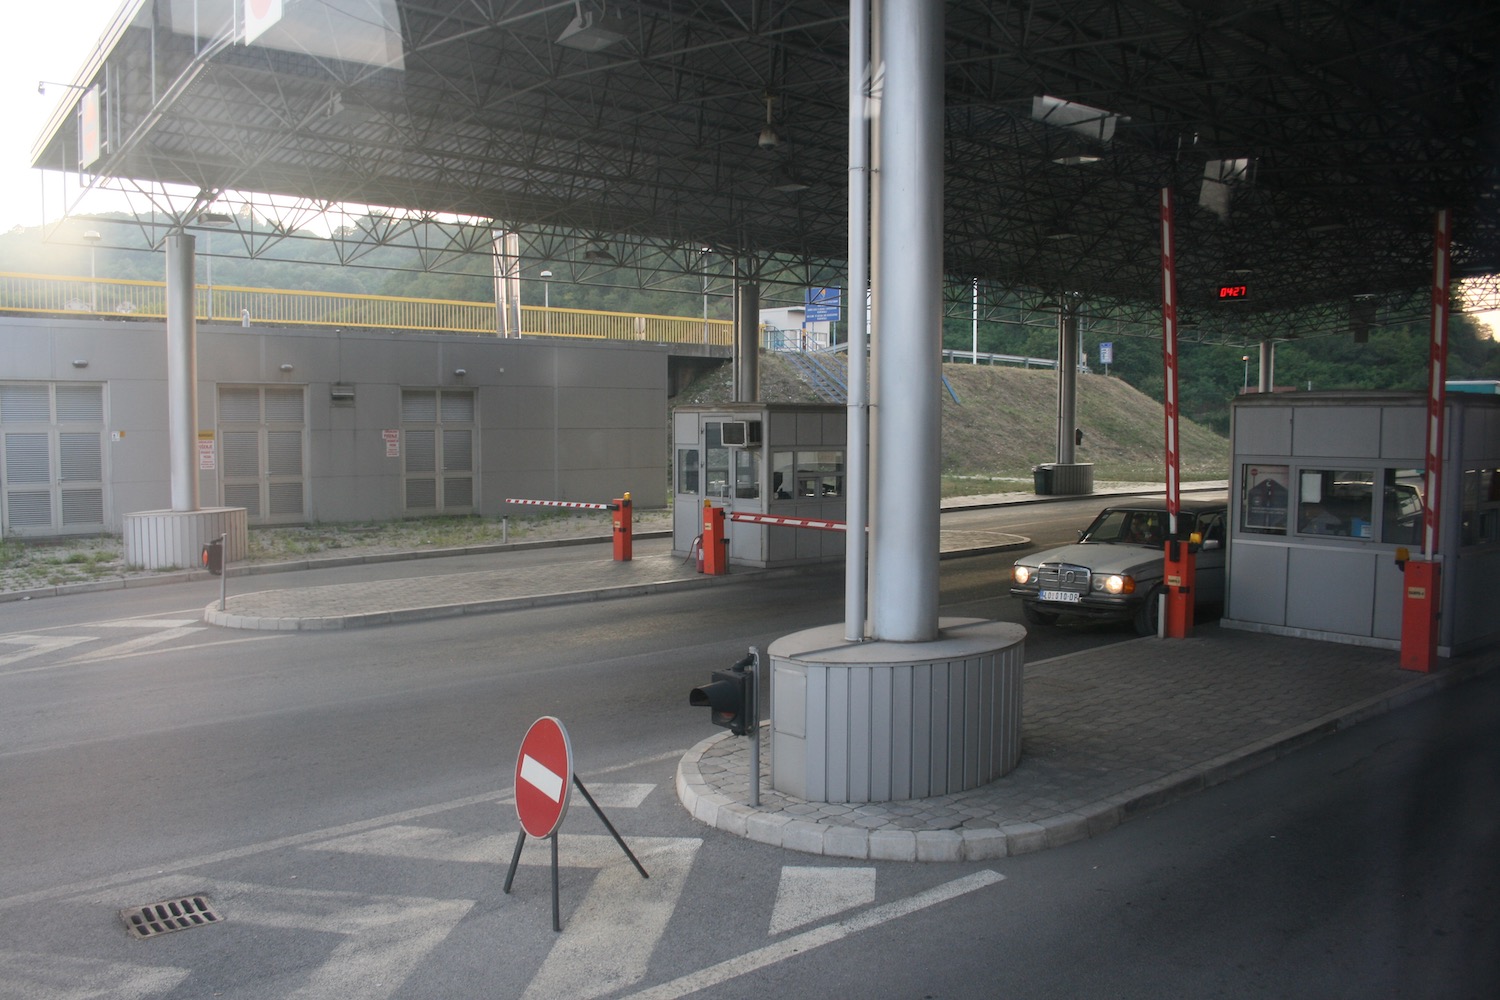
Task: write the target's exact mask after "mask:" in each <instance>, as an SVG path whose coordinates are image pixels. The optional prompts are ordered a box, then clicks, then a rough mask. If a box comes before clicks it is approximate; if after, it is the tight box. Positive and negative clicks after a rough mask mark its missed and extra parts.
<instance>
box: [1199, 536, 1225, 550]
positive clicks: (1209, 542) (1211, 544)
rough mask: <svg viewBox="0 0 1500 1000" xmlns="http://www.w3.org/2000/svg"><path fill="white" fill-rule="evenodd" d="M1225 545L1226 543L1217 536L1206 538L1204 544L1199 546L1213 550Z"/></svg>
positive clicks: (1202, 548)
mask: <svg viewBox="0 0 1500 1000" xmlns="http://www.w3.org/2000/svg"><path fill="white" fill-rule="evenodd" d="M1223 547H1224V543H1223V542H1221V541H1219V540H1218V539H1217V538H1209V539H1206V540H1205V541H1204V542H1203V544H1202V545H1201V546H1199V548H1200V549H1201V550H1202V551H1204V552H1212V551H1213V550H1214V549H1222V548H1223Z"/></svg>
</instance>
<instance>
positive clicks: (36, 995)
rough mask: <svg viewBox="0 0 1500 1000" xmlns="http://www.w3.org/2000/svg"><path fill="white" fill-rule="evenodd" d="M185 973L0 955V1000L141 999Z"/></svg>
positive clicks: (23, 954) (179, 979)
mask: <svg viewBox="0 0 1500 1000" xmlns="http://www.w3.org/2000/svg"><path fill="white" fill-rule="evenodd" d="M190 971H191V970H189V969H178V968H174V967H172V966H159V967H156V968H151V967H148V966H143V965H128V964H126V963H124V962H104V961H100V960H99V959H94V958H74V957H71V956H68V955H42V954H32V953H27V952H20V951H0V1000H144V998H145V997H151V996H160V995H162V994H163V993H167V992H169V991H171V990H172V989H175V988H176V987H177V985H178V984H179V983H181V982H182V981H183V980H184V979H186V978H187V977H188V973H189V972H190Z"/></svg>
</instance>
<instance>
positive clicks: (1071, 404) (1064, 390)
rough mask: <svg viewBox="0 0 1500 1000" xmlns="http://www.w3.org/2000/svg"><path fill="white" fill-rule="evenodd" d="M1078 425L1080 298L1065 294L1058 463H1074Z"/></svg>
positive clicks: (1061, 317)
mask: <svg viewBox="0 0 1500 1000" xmlns="http://www.w3.org/2000/svg"><path fill="white" fill-rule="evenodd" d="M1077 426H1078V300H1077V299H1075V298H1074V297H1073V296H1071V295H1064V296H1063V297H1062V309H1061V310H1060V311H1059V313H1058V319H1057V463H1058V464H1059V465H1072V464H1073V457H1074V454H1075V452H1074V450H1073V445H1074V437H1073V432H1074V429H1075V428H1076V427H1077Z"/></svg>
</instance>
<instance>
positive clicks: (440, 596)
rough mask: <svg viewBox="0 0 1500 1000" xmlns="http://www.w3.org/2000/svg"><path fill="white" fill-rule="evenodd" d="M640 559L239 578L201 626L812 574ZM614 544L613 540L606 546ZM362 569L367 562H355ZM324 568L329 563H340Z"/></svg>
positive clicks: (977, 544)
mask: <svg viewBox="0 0 1500 1000" xmlns="http://www.w3.org/2000/svg"><path fill="white" fill-rule="evenodd" d="M637 539H638V540H637V542H636V546H635V548H636V555H635V557H634V558H633V559H631V560H630V561H629V562H614V561H613V560H612V559H611V558H610V549H608V548H606V547H605V546H604V545H599V546H597V549H598V551H599V554H598V557H597V558H594V559H589V560H586V561H578V560H569V561H564V560H554V561H548V562H545V563H534V564H531V565H528V566H517V565H515V564H514V563H507V562H506V561H505V560H504V558H503V550H502V549H501V548H500V547H494V548H492V549H491V550H489V551H478V550H464V552H463V553H461V554H464V555H497V556H500V557H501V558H499V559H497V560H496V568H495V569H490V570H479V571H475V572H471V573H444V574H432V572H431V570H430V568H429V567H428V566H424V565H422V564H419V563H413V564H411V573H410V575H407V576H403V577H402V578H401V579H393V580H376V581H368V582H352V583H337V584H330V585H328V586H322V587H297V588H268V589H263V590H254V591H250V592H248V593H234V592H233V591H235V590H241V589H244V588H245V587H246V586H253V584H249V583H248V578H247V577H245V576H241V575H238V574H234V575H232V576H231V577H230V587H229V589H230V590H231V593H230V594H229V596H228V599H227V600H226V601H225V602H224V607H223V609H220V607H219V602H218V601H214V602H213V603H212V604H209V605H208V606H207V607H206V608H204V609H203V619H204V621H206V622H208V623H209V624H210V625H221V626H224V627H225V628H240V629H259V630H265V631H303V630H323V629H342V628H359V627H362V626H366V625H388V624H391V623H394V622H403V621H422V620H426V619H431V618H448V617H452V616H455V615H466V614H485V613H489V612H494V611H506V610H510V609H513V608H534V607H541V606H544V605H554V604H570V603H576V602H580V601H596V600H603V599H607V598H619V597H639V596H641V595H643V594H654V593H661V592H663V591H669V590H682V589H688V588H695V587H713V586H725V585H729V584H734V583H741V582H744V581H746V580H752V579H757V580H764V579H767V578H774V577H777V576H788V575H793V574H796V573H801V572H804V571H805V569H799V568H796V567H790V568H785V569H770V570H764V569H762V570H757V569H746V568H743V567H736V568H734V569H733V570H732V571H731V572H730V573H729V574H728V575H726V576H704V575H703V574H701V573H699V572H698V568H697V563H696V561H691V560H686V559H683V558H681V557H680V556H674V555H672V554H671V542H670V541H669V540H667V539H666V538H664V537H661V536H651V537H644V538H643V537H642V536H637ZM602 541H608V538H607V537H606V538H605V539H602ZM1029 544H1030V541H1029V539H1027V538H1025V537H1024V536H1021V535H1013V534H1009V533H1007V532H1003V531H994V530H989V529H982V528H981V529H955V530H945V531H943V533H942V545H943V554H944V556H945V557H952V556H958V555H980V554H982V553H986V552H1003V551H1005V550H1007V549H1016V548H1022V547H1024V546H1026V545H1029ZM360 564H364V563H362V562H359V561H355V562H353V563H351V565H360ZM332 565H333V564H332V562H331V561H325V562H324V564H323V566H324V568H328V567H330V566H332Z"/></svg>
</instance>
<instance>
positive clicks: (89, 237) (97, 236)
mask: <svg viewBox="0 0 1500 1000" xmlns="http://www.w3.org/2000/svg"><path fill="white" fill-rule="evenodd" d="M102 239H104V236H103V234H101V233H100V232H99V230H97V229H90V230H89V231H88V232H86V233H84V234H83V241H84V242H85V243H87V244H88V245H89V312H98V311H99V286H98V283H97V282H98V275H97V274H96V273H95V272H94V248H95V247H97V246H98V245H99V241H100V240H102Z"/></svg>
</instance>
